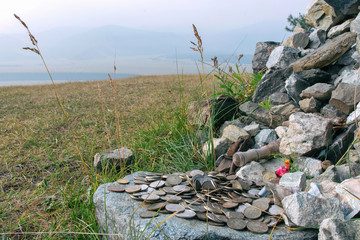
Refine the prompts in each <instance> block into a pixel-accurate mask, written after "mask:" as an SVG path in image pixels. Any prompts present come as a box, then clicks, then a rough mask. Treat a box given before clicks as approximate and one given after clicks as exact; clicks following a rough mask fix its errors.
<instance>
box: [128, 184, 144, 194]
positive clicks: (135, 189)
mask: <svg viewBox="0 0 360 240" xmlns="http://www.w3.org/2000/svg"><path fill="white" fill-rule="evenodd" d="M140 190H141V187H140V186H139V185H130V186H127V187H126V188H125V191H126V192H127V193H135V192H139V191H140Z"/></svg>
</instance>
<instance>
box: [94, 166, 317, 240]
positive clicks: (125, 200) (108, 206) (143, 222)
mask: <svg viewBox="0 0 360 240" xmlns="http://www.w3.org/2000/svg"><path fill="white" fill-rule="evenodd" d="M138 173H139V172H137V173H134V175H135V176H136V175H137V174H138ZM125 179H128V180H130V183H129V184H130V185H133V175H129V176H126V177H125ZM112 185H117V183H107V184H103V185H100V186H99V188H98V189H97V190H96V192H95V194H94V197H93V201H94V204H95V208H96V218H97V221H98V223H99V227H100V229H102V230H103V232H105V233H108V234H117V235H113V236H111V235H110V236H107V239H110V240H115V239H150V240H158V239H159V240H165V239H174V240H180V239H190V240H198V239H212V240H215V239H240V240H248V239H249V240H257V239H269V238H270V231H269V232H268V233H266V234H256V233H251V232H249V231H236V230H233V229H230V228H228V227H216V226H211V225H209V224H207V223H206V222H202V221H200V220H197V219H183V218H178V217H175V216H174V217H171V218H169V219H167V220H166V218H167V217H169V214H163V213H159V214H158V216H157V217H156V218H155V220H156V222H155V221H154V220H151V219H144V218H141V217H140V213H141V212H143V211H145V210H146V207H145V206H142V207H140V208H139V209H138V210H137V211H136V212H135V210H136V209H137V208H138V207H139V206H140V204H141V202H140V201H135V200H133V199H132V198H130V195H129V194H127V193H115V192H110V191H108V190H106V189H107V187H109V186H112ZM105 210H106V211H105ZM134 212H135V213H134ZM133 213H134V214H133ZM163 221H164V223H163ZM157 224H159V225H160V228H161V229H160V228H159V227H158V228H157ZM142 232H143V233H142ZM141 233H142V235H141V237H140V234H141ZM165 235H166V236H165ZM289 237H290V238H291V239H296V240H302V239H314V240H315V239H317V231H315V230H310V231H291V232H289V231H288V230H286V229H278V230H277V231H274V233H273V235H272V238H274V239H285V238H289Z"/></svg>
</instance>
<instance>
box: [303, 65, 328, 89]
mask: <svg viewBox="0 0 360 240" xmlns="http://www.w3.org/2000/svg"><path fill="white" fill-rule="evenodd" d="M297 74H298V75H299V76H300V78H302V79H304V80H305V81H307V82H309V83H310V85H314V84H316V83H320V82H328V81H329V80H330V79H331V75H330V74H329V73H328V72H325V71H324V70H321V69H310V70H304V71H300V72H297Z"/></svg>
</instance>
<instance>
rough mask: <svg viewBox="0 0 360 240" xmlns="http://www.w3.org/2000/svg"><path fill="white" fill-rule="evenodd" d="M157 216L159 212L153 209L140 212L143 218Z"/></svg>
mask: <svg viewBox="0 0 360 240" xmlns="http://www.w3.org/2000/svg"><path fill="white" fill-rule="evenodd" d="M156 216H157V212H153V211H145V212H142V213H140V217H141V218H153V217H156Z"/></svg>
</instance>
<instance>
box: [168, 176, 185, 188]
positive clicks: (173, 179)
mask: <svg viewBox="0 0 360 240" xmlns="http://www.w3.org/2000/svg"><path fill="white" fill-rule="evenodd" d="M181 182H182V179H181V177H179V176H176V175H170V176H168V177H167V179H166V186H175V185H179V184H180V183H181Z"/></svg>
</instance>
